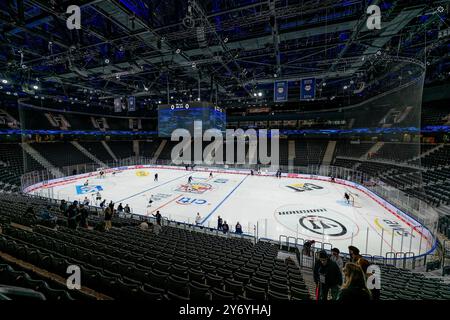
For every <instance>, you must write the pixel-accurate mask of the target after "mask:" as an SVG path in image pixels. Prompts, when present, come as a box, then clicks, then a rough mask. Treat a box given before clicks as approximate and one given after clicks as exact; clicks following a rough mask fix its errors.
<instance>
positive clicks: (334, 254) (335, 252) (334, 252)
mask: <svg viewBox="0 0 450 320" xmlns="http://www.w3.org/2000/svg"><path fill="white" fill-rule="evenodd" d="M340 253H341V252H340V251H339V249H338V248H333V249H331V257H330V259H331V261H334V262H335V263H336V264H337V266H338V267H339V270H341V272H342V269H343V268H344V260H342V258H341V256H340Z"/></svg>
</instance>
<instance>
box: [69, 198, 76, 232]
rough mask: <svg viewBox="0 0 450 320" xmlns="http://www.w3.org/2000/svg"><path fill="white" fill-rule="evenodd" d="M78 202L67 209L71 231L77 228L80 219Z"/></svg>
mask: <svg viewBox="0 0 450 320" xmlns="http://www.w3.org/2000/svg"><path fill="white" fill-rule="evenodd" d="M77 205H78V202H77V201H74V202H73V203H72V204H71V205H70V206H69V208H68V209H67V218H68V220H67V223H68V225H69V228H70V229H76V228H77V217H78V207H77Z"/></svg>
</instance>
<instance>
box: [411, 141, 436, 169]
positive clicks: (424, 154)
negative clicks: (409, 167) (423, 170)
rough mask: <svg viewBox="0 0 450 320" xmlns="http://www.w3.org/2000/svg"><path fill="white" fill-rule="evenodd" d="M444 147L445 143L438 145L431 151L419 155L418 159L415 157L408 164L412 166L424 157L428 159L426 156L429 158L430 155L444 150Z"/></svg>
mask: <svg viewBox="0 0 450 320" xmlns="http://www.w3.org/2000/svg"><path fill="white" fill-rule="evenodd" d="M443 147H444V144H443V143H442V144H438V145H437V146H436V147H434V148H431V149H429V150H427V151H425V152H424V153H422V154H420V155H418V156H417V157H414V158H412V159H409V160H408V161H407V163H410V164H411V163H414V162H415V161H416V160H419V159H422V158H424V157H426V156H428V155H430V154H432V153H434V152H435V151H438V150H440V149H442V148H443Z"/></svg>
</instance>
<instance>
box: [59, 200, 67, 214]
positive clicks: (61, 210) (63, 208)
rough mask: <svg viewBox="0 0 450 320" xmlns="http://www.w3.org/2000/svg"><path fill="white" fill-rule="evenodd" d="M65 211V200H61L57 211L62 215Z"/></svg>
mask: <svg viewBox="0 0 450 320" xmlns="http://www.w3.org/2000/svg"><path fill="white" fill-rule="evenodd" d="M66 210H67V202H66V200H64V199H63V200H61V204H60V205H59V211H60V212H61V213H62V214H65V213H66Z"/></svg>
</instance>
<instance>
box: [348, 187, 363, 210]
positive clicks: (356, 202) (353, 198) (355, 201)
mask: <svg viewBox="0 0 450 320" xmlns="http://www.w3.org/2000/svg"><path fill="white" fill-rule="evenodd" d="M347 193H348V195H349V196H350V205H351V206H352V207H355V208H361V203H360V199H359V194H357V193H354V192H350V191H347Z"/></svg>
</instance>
